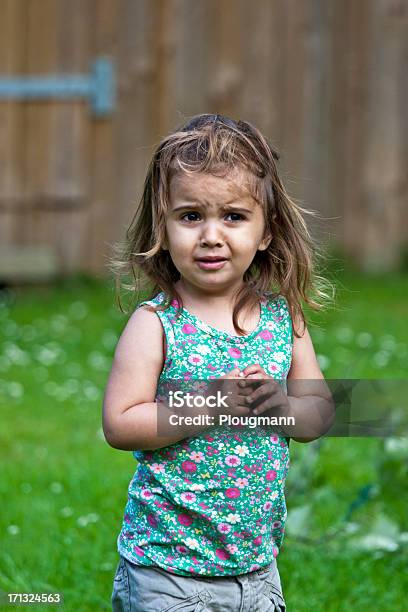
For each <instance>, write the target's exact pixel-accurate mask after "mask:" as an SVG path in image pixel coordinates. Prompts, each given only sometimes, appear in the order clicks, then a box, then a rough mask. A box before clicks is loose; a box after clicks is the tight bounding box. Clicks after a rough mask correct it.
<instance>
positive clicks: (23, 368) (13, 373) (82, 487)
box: [0, 271, 408, 612]
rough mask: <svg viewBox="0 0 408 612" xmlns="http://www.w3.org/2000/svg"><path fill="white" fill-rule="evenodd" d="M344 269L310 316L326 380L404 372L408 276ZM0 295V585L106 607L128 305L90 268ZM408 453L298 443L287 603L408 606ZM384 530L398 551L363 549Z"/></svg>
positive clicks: (363, 442) (128, 464) (286, 553)
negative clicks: (110, 419) (115, 399)
mask: <svg viewBox="0 0 408 612" xmlns="http://www.w3.org/2000/svg"><path fill="white" fill-rule="evenodd" d="M337 276H338V278H337V281H336V283H337V285H338V287H339V291H338V296H337V304H336V308H335V309H333V310H329V311H327V312H324V313H318V314H315V313H314V314H313V316H312V321H313V323H311V324H310V327H309V329H310V331H311V335H312V337H313V340H314V343H315V347H316V352H317V353H318V355H319V359H320V363H321V365H322V367H323V369H324V373H325V375H326V377H327V378H337V377H339V378H340V377H343V378H347V377H349V378H390V379H391V378H405V379H406V377H407V376H406V374H407V367H406V364H407V356H408V352H407V351H408V348H407V347H408V333H407V326H406V317H405V316H404V315H405V311H406V295H407V293H408V292H407V289H408V280H407V278H405V277H403V276H387V277H380V278H362V277H360V276H359V275H357V274H356V273H354V272H352V271H344V272H342V273H338V275H337ZM0 304H1V305H0V325H1V327H0V329H1V332H0V333H1V338H0V340H1V352H0V405H1V416H2V427H1V430H0V453H1V464H2V477H1V479H0V494H1V499H2V506H1V512H0V530H1V534H2V535H1V548H0V589H1V590H3V591H12V592H16V591H20V592H21V591H24V592H27V591H35V592H44V591H45V592H55V591H61V592H63V594H64V598H65V606H64V609H66V610H69V611H71V610H73V611H77V610H79V611H82V610H84V611H86V610H92V611H94V610H104V609H106V610H108V609H110V593H111V589H112V579H113V574H114V571H115V568H116V564H117V560H118V557H117V552H116V537H117V535H118V532H119V529H120V525H121V520H122V513H123V510H124V506H125V502H126V494H127V486H128V483H129V480H130V479H131V477H132V475H133V472H134V469H135V463H134V460H133V458H132V456H131V454H130V453H126V452H120V451H116V450H114V449H112V448H110V447H109V446H108V445H107V444H106V442H105V441H104V439H103V435H102V431H101V403H102V397H103V390H104V387H105V384H106V380H107V376H108V373H109V368H110V364H111V359H112V355H113V351H114V347H115V345H116V342H117V339H118V336H119V334H120V332H121V330H122V329H123V327H124V325H125V322H126V317H125V316H124V315H122V314H121V313H119V312H118V311H117V310H116V307H115V306H114V298H113V292H112V290H111V288H110V285H108V283H104V282H96V281H92V280H90V279H87V278H84V277H77V278H74V279H71V280H70V281H66V282H60V283H59V284H57V285H56V286H54V287H49V288H42V289H40V288H37V289H33V288H32V289H24V290H22V289H19V290H17V291H16V292H11V293H6V294H4V295H3V300H2V301H1V302H0ZM406 464H407V457H406V450H404V448H402V450H401V449H399V450H398V448H397V450H395V448H394V450H393V449H392V448H391V447H389V444H388V442H387V441H386V440H383V439H377V438H372V439H364V438H353V439H334V438H330V439H329V438H325V439H323V440H320V441H315V442H313V443H311V444H307V445H301V444H296V443H293V442H292V443H291V469H290V471H289V476H288V480H287V502H288V508H289V517H288V530H287V534H286V536H285V540H284V544H283V547H282V549H281V554H280V556H279V558H278V559H279V570H280V574H281V579H282V583H283V588H284V593H285V597H286V600H287V604H288V609H289V610H294V611H296V612H298V611H299V612H301V611H303V610H305V611H306V610H310V609H311V608H312V609H315V610H321V611H324V612H326V611H331V610H333V611H337V610H343V609H351V608H354V609H361V608H363V607H368V608H374V607H378V608H381V609H384V610H387V611H393V610H400V609H401V602H402V601H404V599H405V594H406V591H407V588H408V584H407V583H408V579H407V577H406V576H407V574H406V562H407V543H406V538H405V536H403V535H401V534H404V533H406V532H407V531H408V525H407V521H406V507H407V495H406V493H405V491H406V475H407V474H406ZM370 483H371V484H374V485H375V487H374V489H373V490H372V492H371V495H370V496H369V498H368V499H367V500H364V499H363V500H362V502H361V504H360V505H358V504H357V505H356V506H355V509H354V510H353V511H352V512H350V504H352V503H353V502H355V501H356V499H358V498H359V492H361V488H362V487H364V486H365V485H367V484H370ZM360 497H361V495H360ZM291 517H292V519H293V520H292V524H291ZM346 518H347V520H346ZM373 533H374V534H378V533H379V534H381V533H382V534H385V535H386V536H387V537H388V543H389V542H394V543H396V545H395V546H394V548H395V549H394V550H390V549H388V550H387V545H386V544H384V543H383V544H382V545H374V546H373V545H371V546H368V549H367V550H364V549H363V548H362V545H361V542H360V543H359V540H361V538H362V537H363V536H364V535H367V534H373ZM380 544H381V543H380ZM388 548H390V547H389V546H388ZM391 548H393V547H392V546H391ZM43 608H44V609H49V608H48V607H47V608H45V607H43ZM37 609H41V606H38V607H37Z"/></svg>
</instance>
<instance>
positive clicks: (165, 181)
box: [103, 115, 328, 612]
mask: <svg viewBox="0 0 408 612" xmlns="http://www.w3.org/2000/svg"><path fill="white" fill-rule="evenodd" d="M277 160H278V155H277V153H276V152H275V151H274V150H273V149H272V148H271V146H270V145H269V144H268V142H267V141H266V140H265V138H264V137H263V136H262V134H261V133H260V132H259V131H258V130H257V129H256V128H254V127H253V126H252V125H250V124H249V123H247V122H245V121H237V122H235V121H233V120H231V119H228V118H225V117H222V116H220V115H200V116H197V117H195V118H193V119H192V120H191V121H190V122H189V123H187V124H186V125H185V126H183V127H182V128H180V129H179V130H178V131H176V132H175V133H172V134H170V135H169V136H168V137H167V138H165V139H164V140H163V141H162V142H161V144H160V145H159V147H158V149H157V151H156V152H155V154H154V156H153V159H152V162H151V164H150V167H149V170H148V174H147V178H146V182H145V186H144V193H143V197H142V200H141V204H140V206H139V208H138V211H137V213H136V215H135V218H134V220H133V221H132V224H131V226H130V228H129V229H128V231H127V241H126V242H125V243H124V244H123V245H122V246H121V248H120V249H119V250H118V254H117V256H116V258H113V259H112V269H113V270H114V271H115V273H116V274H117V277H118V278H120V277H121V275H122V274H125V273H127V272H129V271H132V273H133V275H134V277H135V280H136V281H137V282H136V283H134V284H132V285H131V288H132V290H133V291H134V292H135V295H136V294H137V291H138V290H139V289H140V287H141V284H140V281H141V278H142V276H141V275H144V276H143V278H147V279H148V280H150V281H152V283H153V289H152V291H151V294H150V299H149V300H147V301H145V302H142V303H141V304H140V305H139V307H138V308H137V309H136V310H135V312H134V313H133V314H132V316H131V317H130V319H129V321H128V323H127V325H126V327H125V329H124V331H123V333H122V335H121V338H120V340H119V343H118V346H117V348H116V352H115V356H114V361H113V366H112V370H111V373H110V376H109V380H108V384H107V388H106V392H105V398H104V413H103V427H104V432H105V436H106V439H107V441H108V442H109V444H110V445H111V446H113V447H114V448H118V449H122V450H132V451H133V454H134V456H135V458H136V459H137V461H138V468H137V471H136V473H135V475H134V477H133V479H132V480H131V482H130V485H129V490H128V502H127V505H126V509H125V514H124V519H123V525H122V529H121V532H120V534H119V537H118V550H119V554H120V562H119V565H118V568H117V571H116V575H115V579H114V588H113V594H112V605H113V609H114V610H132V611H133V612H149V611H154V612H159V611H160V610H163V611H164V610H167V611H170V610H172V611H173V610H184V611H187V610H231V611H235V610H236V611H237V612H238V611H248V612H249V611H251V612H254V611H256V610H260V611H267V610H285V609H286V607H285V602H284V597H283V594H282V587H281V582H280V577H279V572H278V569H277V564H276V557H277V555H278V552H279V548H280V546H281V544H282V540H283V535H284V528H285V519H286V514H287V512H286V504H285V497H284V486H285V478H286V475H287V471H288V467H289V448H288V446H289V437H293V438H294V439H295V440H298V441H309V440H311V439H314V438H316V437H318V435H321V434H322V433H324V428H320V429H318V428H316V426H315V425H316V423H313V422H312V425H311V424H310V423H311V421H313V418H312V417H311V416H310V415H311V414H312V413H313V410H312V409H310V410H309V409H308V408H307V403H306V404H305V403H304V401H302V400H304V399H305V398H304V396H306V393H304V392H303V393H302V392H301V393H296V394H295V393H293V394H292V396H291V397H290V396H289V395H287V394H285V393H283V392H282V391H279V389H281V387H280V386H279V385H276V381H277V380H281V381H284V382H286V381H288V382H289V381H293V380H296V379H308V380H309V382H310V380H312V379H314V380H322V379H323V376H322V373H321V371H320V368H319V366H318V363H317V360H316V356H315V352H314V349H313V346H312V342H311V340H310V336H309V333H308V331H307V328H306V325H305V318H304V316H303V312H302V307H301V301H302V300H303V301H305V302H307V303H308V304H310V305H311V306H312V307H314V308H318V307H319V304H318V302H317V301H316V300H315V299H312V298H311V297H310V295H311V294H312V293H313V292H314V293H315V295H316V296H319V295H320V296H324V293H323V292H322V291H320V290H319V289H318V288H317V283H316V278H317V277H316V276H315V274H314V272H313V270H312V261H313V251H314V246H313V243H312V241H311V239H310V235H309V234H308V231H307V229H306V225H305V222H304V220H303V216H302V214H301V213H302V212H306V211H303V210H302V209H300V208H299V207H298V206H297V205H296V204H295V203H294V202H293V201H292V200H290V198H289V197H288V195H287V193H286V191H285V189H284V187H283V185H282V182H281V180H280V178H279V176H278V173H277V167H276V161H277ZM128 287H129V286H128ZM210 379H212V380H213V381H214V380H225V379H235V380H241V381H242V385H241V383H236V384H237V385H238V384H239V386H240V389H241V391H240V392H238V395H237V403H236V405H235V406H232V407H231V410H230V414H235V415H241V416H242V415H247V414H252V412H251V409H252V408H254V407H255V408H256V410H255V412H257V413H258V414H259V413H262V412H265V411H266V410H268V411H269V414H278V413H279V414H285V415H287V416H288V415H289V416H293V417H295V418H296V422H297V427H298V429H297V430H296V429H295V430H292V431H291V432H289V430H288V429H286V430H285V428H283V429H281V430H280V432H279V434H277V433H276V432H275V431H271V430H270V429H269V430H268V429H265V428H262V427H255V428H248V427H244V426H240V427H238V428H230V429H228V430H227V429H222V428H216V429H211V428H210V429H209V428H208V427H207V428H206V427H203V426H201V427H200V426H196V427H195V428H191V429H190V430H189V435H187V437H186V434H185V433H182V432H181V431H180V430H175V431H174V435H171V436H167V437H163V436H160V437H159V436H158V431H157V423H158V401H159V400H160V399H161V397H162V395H163V389H164V388H165V384H166V382H168V381H171V380H181V381H184V382H185V383H190V381H191V388H194V385H198V386H199V384H200V381H208V380H210ZM278 387H279V389H278ZM195 388H197V386H196V387H195ZM308 394H309V396H310V395H315V396H316V395H319V394H318V393H314V394H313V393H312V392H310V390H309V391H308ZM320 395H321V396H324V395H325V394H324V393H323V394H320ZM326 400H328V398H327V397H326ZM322 401H325V398H322ZM306 413H307V414H306ZM315 421H316V422H317V419H315ZM326 429H327V428H326ZM261 430H262V431H261ZM296 432H297V433H296ZM299 432H300V433H299ZM295 436H297V437H295Z"/></svg>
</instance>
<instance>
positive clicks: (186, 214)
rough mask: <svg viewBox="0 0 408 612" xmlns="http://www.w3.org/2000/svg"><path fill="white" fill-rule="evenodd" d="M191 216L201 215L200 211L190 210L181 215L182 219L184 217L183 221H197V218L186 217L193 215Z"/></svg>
mask: <svg viewBox="0 0 408 612" xmlns="http://www.w3.org/2000/svg"><path fill="white" fill-rule="evenodd" d="M191 216H193V217H197V216H199V214H198V213H196V212H189V213H185V214H184V215H183V216H182V217H181V219H182V220H183V221H197V219H186V217H191Z"/></svg>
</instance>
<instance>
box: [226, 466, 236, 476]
mask: <svg viewBox="0 0 408 612" xmlns="http://www.w3.org/2000/svg"><path fill="white" fill-rule="evenodd" d="M227 474H228V476H229V477H230V478H235V475H236V470H235V469H234V468H231V469H229V470H228V471H227Z"/></svg>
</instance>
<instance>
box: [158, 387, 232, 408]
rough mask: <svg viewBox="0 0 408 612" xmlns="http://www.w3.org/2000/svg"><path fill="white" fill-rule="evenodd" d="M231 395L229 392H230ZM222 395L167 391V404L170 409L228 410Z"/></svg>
mask: <svg viewBox="0 0 408 612" xmlns="http://www.w3.org/2000/svg"><path fill="white" fill-rule="evenodd" d="M230 393H231V392H230ZM230 393H229V394H227V395H222V394H221V391H217V394H216V395H207V396H204V395H197V394H193V393H184V392H183V391H169V397H168V404H169V407H170V408H183V406H187V407H188V408H193V407H195V408H203V407H204V406H207V407H208V408H228V407H229V406H228V401H227V400H228V396H229V395H230Z"/></svg>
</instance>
